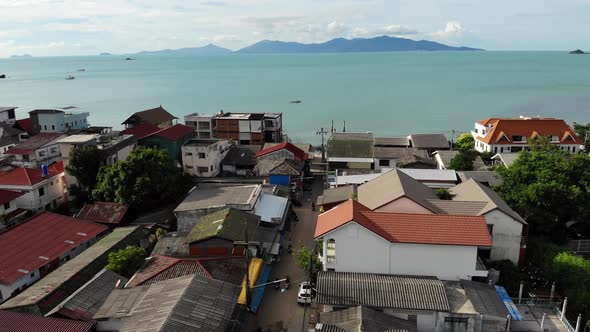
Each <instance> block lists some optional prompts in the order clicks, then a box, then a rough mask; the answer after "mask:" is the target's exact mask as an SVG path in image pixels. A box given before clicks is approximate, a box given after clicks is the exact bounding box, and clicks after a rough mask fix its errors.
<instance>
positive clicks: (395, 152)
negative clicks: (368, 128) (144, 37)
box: [373, 146, 428, 159]
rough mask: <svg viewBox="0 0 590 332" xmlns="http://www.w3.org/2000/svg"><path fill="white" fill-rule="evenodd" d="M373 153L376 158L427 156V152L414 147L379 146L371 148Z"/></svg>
mask: <svg viewBox="0 0 590 332" xmlns="http://www.w3.org/2000/svg"><path fill="white" fill-rule="evenodd" d="M373 155H374V157H375V158H378V159H407V158H412V157H413V156H415V157H420V158H425V159H427V158H428V152H427V151H424V150H419V149H416V148H400V147H381V146H375V147H374V148H373Z"/></svg>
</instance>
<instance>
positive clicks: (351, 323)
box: [316, 306, 417, 332]
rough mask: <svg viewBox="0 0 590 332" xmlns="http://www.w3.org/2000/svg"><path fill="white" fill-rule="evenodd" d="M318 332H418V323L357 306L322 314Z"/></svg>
mask: <svg viewBox="0 0 590 332" xmlns="http://www.w3.org/2000/svg"><path fill="white" fill-rule="evenodd" d="M319 322H320V323H318V325H321V326H320V328H319V329H318V326H316V331H322V332H326V331H345V332H363V331H371V332H384V331H392V330H395V331H399V330H403V331H416V330H417V326H416V322H415V321H414V322H412V321H409V320H405V319H401V318H397V317H393V316H391V315H388V314H386V313H383V312H380V311H377V310H375V309H371V308H369V307H365V306H357V307H352V308H348V309H344V310H337V311H329V312H320V317H319Z"/></svg>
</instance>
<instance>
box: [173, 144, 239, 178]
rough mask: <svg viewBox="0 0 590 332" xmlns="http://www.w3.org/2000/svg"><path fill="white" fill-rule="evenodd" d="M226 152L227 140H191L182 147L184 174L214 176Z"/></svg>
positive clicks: (217, 172) (227, 147)
mask: <svg viewBox="0 0 590 332" xmlns="http://www.w3.org/2000/svg"><path fill="white" fill-rule="evenodd" d="M228 151H229V142H228V141H227V140H217V139H191V140H190V141H188V142H186V143H185V144H184V145H183V146H182V165H183V168H184V172H185V173H187V174H190V175H195V176H203V177H213V176H216V175H217V174H219V172H220V171H221V161H222V160H223V158H225V156H226V155H227V152H228Z"/></svg>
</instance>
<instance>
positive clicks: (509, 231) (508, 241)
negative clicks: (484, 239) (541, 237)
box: [431, 179, 528, 264]
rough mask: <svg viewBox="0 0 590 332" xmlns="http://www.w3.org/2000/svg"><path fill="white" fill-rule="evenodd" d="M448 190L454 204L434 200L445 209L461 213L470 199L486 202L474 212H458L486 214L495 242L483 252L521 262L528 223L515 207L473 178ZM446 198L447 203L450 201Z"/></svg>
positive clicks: (493, 257) (498, 258)
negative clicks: (488, 250) (487, 250)
mask: <svg viewBox="0 0 590 332" xmlns="http://www.w3.org/2000/svg"><path fill="white" fill-rule="evenodd" d="M449 191H450V192H451V194H452V195H454V196H453V200H452V201H451V202H454V204H456V205H452V206H451V205H448V206H447V207H445V206H443V204H444V202H439V204H436V203H435V204H436V205H437V206H438V207H439V208H440V209H442V210H443V211H445V212H448V213H453V214H456V213H461V212H460V210H461V209H464V208H465V206H466V205H468V204H473V203H470V202H484V203H485V206H484V207H483V208H481V209H480V210H479V211H477V212H475V213H474V212H465V213H461V214H466V215H478V216H484V217H485V219H486V223H487V225H488V229H489V233H490V234H491V236H492V241H493V243H494V244H493V246H492V247H491V250H490V252H488V253H486V256H487V255H489V259H490V260H492V261H498V260H503V259H508V260H510V261H512V262H513V263H514V264H524V254H525V252H526V236H527V233H528V225H527V222H526V221H525V220H524V219H523V218H522V217H521V216H520V215H519V214H518V213H516V211H514V210H512V209H511V208H510V206H508V204H506V202H504V200H502V198H500V196H498V194H496V193H495V192H494V191H493V190H492V189H490V188H489V187H487V186H485V185H483V184H481V183H479V182H477V181H475V180H473V179H470V180H468V181H466V182H463V183H461V184H459V185H457V186H455V187H453V188H451V189H450V190H449ZM448 202H449V201H447V204H449V203H448ZM431 203H434V202H431ZM440 203H442V204H440ZM450 204H453V203H450ZM476 210H477V209H476Z"/></svg>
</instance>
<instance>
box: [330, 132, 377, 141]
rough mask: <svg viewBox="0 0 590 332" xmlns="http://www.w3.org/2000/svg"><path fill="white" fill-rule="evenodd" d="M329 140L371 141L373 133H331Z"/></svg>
mask: <svg viewBox="0 0 590 332" xmlns="http://www.w3.org/2000/svg"><path fill="white" fill-rule="evenodd" d="M330 139H331V140H336V141H339V140H344V141H370V142H373V133H371V132H366V133H332V135H331V136H330Z"/></svg>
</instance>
